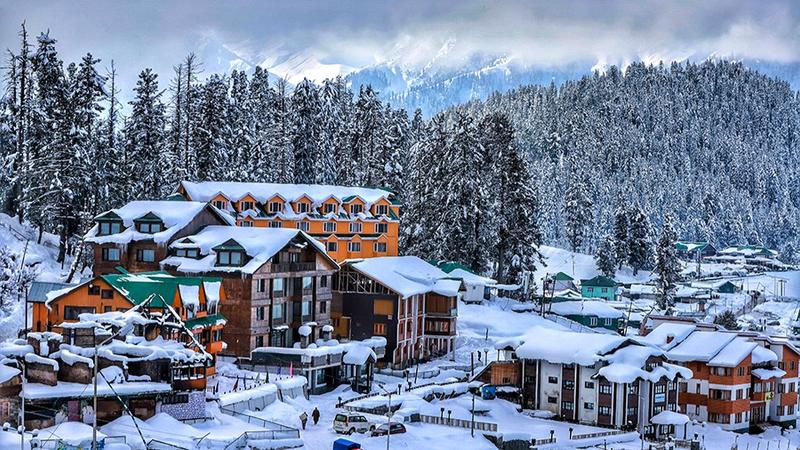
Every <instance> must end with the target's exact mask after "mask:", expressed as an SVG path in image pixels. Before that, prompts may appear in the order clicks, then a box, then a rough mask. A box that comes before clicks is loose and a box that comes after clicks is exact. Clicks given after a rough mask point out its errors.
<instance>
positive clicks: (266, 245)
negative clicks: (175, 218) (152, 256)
mask: <svg viewBox="0 0 800 450" xmlns="http://www.w3.org/2000/svg"><path fill="white" fill-rule="evenodd" d="M230 240H234V241H236V243H237V244H239V245H240V246H241V247H242V248H243V249H244V251H245V253H246V254H247V256H249V257H250V258H251V259H250V260H249V261H247V263H246V264H245V265H243V266H241V267H228V266H217V265H216V263H217V256H216V253H215V252H214V250H213V248H214V247H217V246H220V245H222V244H224V243H226V242H228V241H230ZM295 240H298V245H311V246H313V247H314V248H315V249H316V250H317V251H318V252H320V253H321V254H323V255H325V257H326V258H327V259H328V260H329V261H330V262H331V263H332V264H334V266H336V263H335V261H333V260H332V259H331V258H330V257H329V256H328V254H327V253H326V252H325V247H324V246H323V245H322V244H321V243H320V242H319V241H317V240H316V239H314V238H312V237H311V236H309V235H308V234H306V233H305V232H303V231H301V230H297V229H292V228H261V227H252V228H251V227H228V226H218V225H212V226H208V227H205V228H204V229H203V230H202V231H200V232H199V233H197V234H194V235H191V236H188V237H185V238H183V239H179V240H177V241H175V242H173V243H172V244H170V247H171V248H199V249H200V255H201V256H200V258H199V259H194V258H185V257H179V256H170V257H168V258H166V259H165V260H163V261H162V264H163V265H165V266H170V267H174V268H175V269H176V270H178V271H180V272H184V273H206V272H241V273H248V274H251V273H254V272H255V271H256V270H258V269H259V268H260V267H261V266H263V265H264V264H265V263H266V262H268V261H269V260H270V258H272V257H273V256H275V255H276V254H277V253H278V252H279V251H281V250H282V249H283V248H284V247H286V246H287V245H289V244H290V243H291V242H292V241H295ZM336 267H338V266H336Z"/></svg>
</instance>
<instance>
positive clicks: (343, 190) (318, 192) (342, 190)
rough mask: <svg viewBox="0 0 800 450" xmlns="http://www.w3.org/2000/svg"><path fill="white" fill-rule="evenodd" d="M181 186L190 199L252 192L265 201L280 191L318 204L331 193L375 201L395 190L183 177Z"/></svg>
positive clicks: (235, 197) (205, 199) (232, 196)
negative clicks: (305, 197)
mask: <svg viewBox="0 0 800 450" xmlns="http://www.w3.org/2000/svg"><path fill="white" fill-rule="evenodd" d="M181 186H183V189H184V190H185V191H186V194H187V195H188V197H189V199H190V200H193V201H201V202H208V201H210V200H211V199H213V198H214V197H216V196H217V195H219V194H222V195H224V196H225V197H226V198H227V199H229V200H232V201H238V200H239V199H242V198H244V197H246V196H248V195H249V196H251V197H253V198H254V199H256V200H257V201H259V202H261V203H265V202H267V201H268V200H269V199H271V198H272V197H274V196H276V195H279V196H281V197H283V198H284V199H285V200H287V201H290V202H291V201H295V200H297V199H299V198H301V197H303V196H307V197H308V198H310V199H311V201H312V202H314V203H315V204H319V203H322V202H324V201H325V200H327V199H328V198H330V197H331V196H333V197H335V198H337V199H339V200H340V201H341V200H344V199H345V198H348V197H354V196H356V197H360V198H361V199H363V200H364V202H366V203H375V202H377V201H378V200H380V199H382V198H385V199H387V200H388V199H389V198H390V197H391V196H392V193H391V192H389V191H387V190H383V189H376V188H364V187H350V186H332V185H324V184H278V183H240V182H231V181H201V182H193V181H182V182H181Z"/></svg>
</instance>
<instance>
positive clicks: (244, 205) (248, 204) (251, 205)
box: [239, 201, 256, 211]
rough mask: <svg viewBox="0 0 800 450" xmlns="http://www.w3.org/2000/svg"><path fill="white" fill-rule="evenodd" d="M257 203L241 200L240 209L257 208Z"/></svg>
mask: <svg viewBox="0 0 800 450" xmlns="http://www.w3.org/2000/svg"><path fill="white" fill-rule="evenodd" d="M255 207H256V205H255V203H253V202H251V201H243V202H239V210H240V211H247V210H248V209H255Z"/></svg>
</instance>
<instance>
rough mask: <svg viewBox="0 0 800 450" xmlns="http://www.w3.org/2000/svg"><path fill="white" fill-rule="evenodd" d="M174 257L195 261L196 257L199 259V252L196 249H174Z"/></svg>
mask: <svg viewBox="0 0 800 450" xmlns="http://www.w3.org/2000/svg"><path fill="white" fill-rule="evenodd" d="M175 256H179V257H181V258H194V259H197V258H198V257H200V250H199V249H196V248H176V249H175Z"/></svg>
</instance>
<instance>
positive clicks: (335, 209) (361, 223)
mask: <svg viewBox="0 0 800 450" xmlns="http://www.w3.org/2000/svg"><path fill="white" fill-rule="evenodd" d="M178 193H179V194H181V195H183V196H184V197H185V198H186V199H187V200H190V201H199V202H209V203H211V204H213V205H214V206H216V207H217V208H219V209H221V210H225V211H228V212H230V213H231V214H232V215H234V216H235V217H236V224H237V225H239V226H242V227H265V228H289V229H297V230H301V231H305V232H306V233H309V234H310V235H312V236H314V237H315V238H316V239H317V240H319V241H320V242H321V243H322V244H323V245H324V246H325V250H326V251H327V252H328V254H329V255H330V256H331V258H333V259H334V260H336V261H338V262H341V261H344V260H345V259H351V258H370V257H374V256H396V255H397V254H398V241H399V226H400V206H401V205H400V204H399V202H398V201H397V199H396V197H395V195H394V194H393V193H392V192H390V191H387V190H385V189H377V188H362V187H348V186H328V185H300V184H275V183H237V182H217V181H205V182H190V181H183V182H181V184H180V186H179V187H178Z"/></svg>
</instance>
